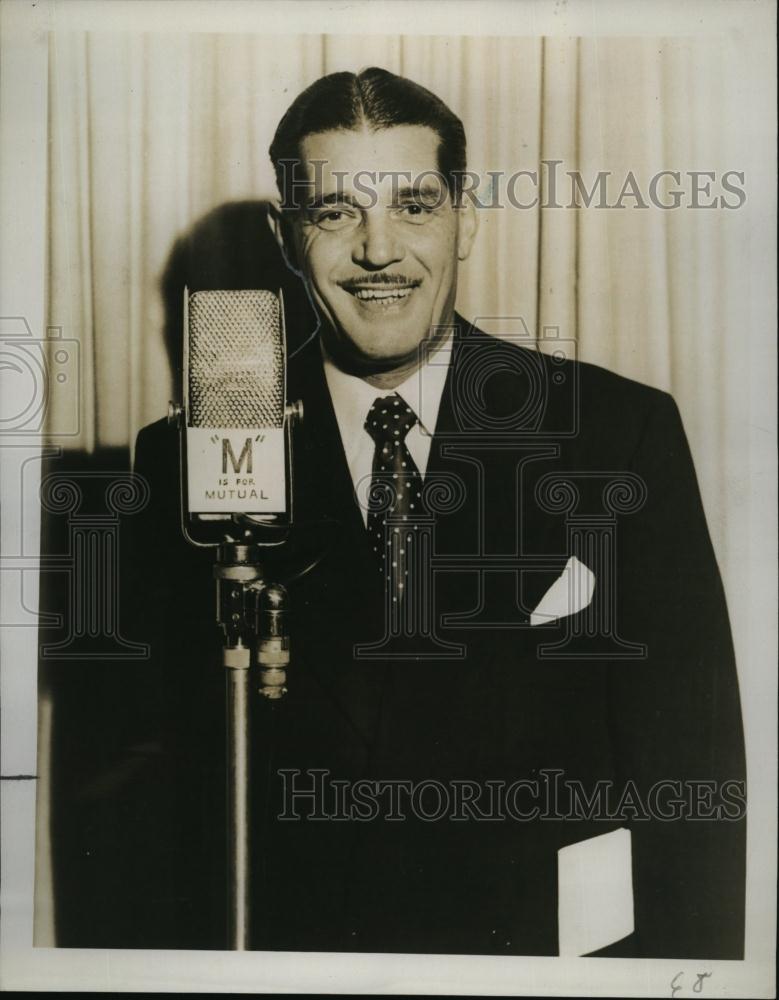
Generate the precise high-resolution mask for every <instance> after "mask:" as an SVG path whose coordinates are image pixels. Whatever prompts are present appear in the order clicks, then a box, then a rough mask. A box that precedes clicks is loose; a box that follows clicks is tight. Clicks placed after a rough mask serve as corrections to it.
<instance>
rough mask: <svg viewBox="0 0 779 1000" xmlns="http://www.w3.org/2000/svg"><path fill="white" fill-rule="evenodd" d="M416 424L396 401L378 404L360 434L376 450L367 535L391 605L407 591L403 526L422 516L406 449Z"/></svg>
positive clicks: (412, 464)
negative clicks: (410, 432)
mask: <svg viewBox="0 0 779 1000" xmlns="http://www.w3.org/2000/svg"><path fill="white" fill-rule="evenodd" d="M416 422H417V415H416V413H414V411H413V410H412V409H411V407H410V406H408V405H407V404H406V403H405V402H404V401H403V400H402V399H401V398H400V396H398V395H392V396H383V397H380V398H379V399H377V400H376V401H375V402H374V404H373V406H371V408H370V410H369V411H368V416H367V418H366V420H365V430H366V431H367V432H368V433H369V434H370V436H371V437H372V438H373V440H374V442H375V444H376V450H375V452H374V454H373V475H372V478H371V490H370V498H369V506H368V534H369V537H370V540H371V544H372V546H373V551H374V552H375V553H376V558H377V560H378V563H379V570H380V572H381V573H382V574H383V575H384V577H385V579H386V580H387V583H388V585H389V587H390V591H391V595H392V600H393V601H400V600H402V598H403V596H404V591H405V590H406V589H407V587H408V568H407V565H406V559H405V556H406V555H407V553H406V546H405V544H404V535H405V531H404V528H405V527H409V528H410V527H411V525H410V524H408V525H405V522H411V521H413V520H414V516H415V515H418V514H419V513H421V512H422V501H421V491H422V476H421V475H420V473H419V469H418V468H417V466H416V464H415V462H414V459H413V458H412V457H411V452H410V451H409V450H408V446H407V445H406V435H407V434H408V432H409V431H410V430H411V428H412V427H413V426H414V424H415V423H416ZM393 536H394V537H393Z"/></svg>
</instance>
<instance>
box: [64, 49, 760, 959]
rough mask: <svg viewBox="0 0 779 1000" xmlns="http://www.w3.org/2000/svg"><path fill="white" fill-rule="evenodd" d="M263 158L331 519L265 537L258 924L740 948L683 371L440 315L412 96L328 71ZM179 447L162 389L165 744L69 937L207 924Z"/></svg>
mask: <svg viewBox="0 0 779 1000" xmlns="http://www.w3.org/2000/svg"><path fill="white" fill-rule="evenodd" d="M271 157H272V160H273V162H274V165H275V168H276V173H277V178H278V184H279V193H280V205H279V208H278V210H277V211H276V212H275V213H274V227H275V232H276V235H277V237H278V240H279V242H280V244H281V247H282V249H283V252H284V254H285V256H286V259H287V261H288V263H289V265H290V267H292V268H293V269H294V270H295V271H296V273H297V274H298V275H300V277H301V278H302V279H303V281H304V282H305V286H306V289H307V291H308V294H309V297H310V299H311V301H312V302H313V304H314V306H315V308H316V312H317V315H318V318H319V327H318V330H317V335H316V336H314V337H312V338H309V339H308V340H307V341H306V342H305V343H304V344H303V346H302V347H300V348H299V349H297V350H296V351H294V352H292V354H291V356H290V358H289V363H288V372H287V379H288V398H289V399H290V400H296V399H302V400H303V404H304V409H305V421H304V423H303V426H302V428H301V429H300V434H299V438H298V440H297V442H296V450H295V453H294V470H293V471H294V486H293V489H294V495H293V502H294V506H295V519H296V530H300V531H305V530H306V528H307V526H308V527H309V528H310V527H311V526H313V527H314V530H315V532H317V533H318V534H317V538H318V542H321V544H318V548H317V552H316V558H315V559H312V560H310V562H309V564H308V565H307V566H306V567H305V571H304V572H292V571H289V572H286V571H285V565H284V561H285V558H286V557H285V553H284V551H282V552H281V554H280V555H279V556H278V559H277V562H276V564H275V565H273V566H272V567H271V569H272V570H273V573H274V575H276V578H280V579H282V580H283V581H284V582H286V583H287V584H288V587H289V590H290V600H291V605H292V608H293V614H294V619H293V625H292V650H293V654H292V666H291V669H290V675H289V692H288V694H287V695H286V697H285V698H284V699H283V701H282V702H281V703H280V704H278V705H277V706H276V708H275V710H273V711H270V710H269V709H268V706H267V704H265V703H264V702H262V703H260V702H259V701H258V704H257V705H256V706H255V714H256V722H257V725H256V727H255V746H254V747H253V760H254V765H255V766H254V775H255V778H254V781H255V788H254V810H253V813H254V817H255V840H254V845H253V849H254V857H253V859H252V867H253V872H254V885H253V927H252V946H253V947H255V948H258V949H269V950H275V949H280V950H285V949H286V950H296V951H317V950H333V951H367V952H371V951H373V952H376V951H395V952H431V953H433V952H438V953H462V954H468V953H475V954H523V955H558V954H563V955H584V954H588V955H601V956H608V955H615V956H616V955H620V956H643V957H684V958H692V957H698V958H738V957H740V956H741V955H742V953H743V876H744V825H745V824H744V811H743V804H744V757H743V738H742V729H741V717H740V708H739V696H738V685H737V681H736V672H735V664H734V660H733V649H732V643H731V637H730V630H729V624H728V618H727V611H726V608H725V601H724V595H723V591H722V586H721V582H720V578H719V573H718V570H717V565H716V560H715V557H714V553H713V551H712V546H711V542H710V539H709V536H708V531H707V528H706V523H705V519H704V515H703V510H702V506H701V501H700V496H699V493H698V488H697V484H696V480H695V473H694V470H693V466H692V460H691V458H690V454H689V449H688V447H687V443H686V440H685V436H684V431H683V429H682V425H681V421H680V418H679V414H678V411H677V409H676V406H675V404H674V402H673V400H672V399H671V398H670V397H669V396H668V395H666V394H664V393H662V392H659V391H657V390H655V389H651V388H649V387H647V386H642V385H639V384H638V383H635V382H632V381H629V380H627V379H624V378H621V377H619V376H617V375H615V374H612V373H610V372H606V371H604V370H602V369H599V368H596V367H594V366H590V365H584V364H578V363H576V362H574V361H570V360H566V359H565V358H559V357H555V356H549V355H545V354H542V353H540V352H536V351H533V350H528V349H527V348H526V347H523V346H519V345H517V344H515V343H511V342H506V341H502V340H498V339H495V338H492V337H490V336H488V335H487V334H485V333H483V332H481V331H480V330H479V329H478V328H476V327H475V326H474V325H473V324H471V323H469V322H467V321H466V320H465V319H463V318H462V317H461V316H460V315H459V314H458V313H457V312H456V311H455V299H456V293H457V274H458V268H459V266H460V264H461V262H463V261H464V260H465V259H466V258H467V256H468V254H469V252H470V250H471V248H472V245H473V241H474V239H475V236H476V228H477V227H476V214H475V211H474V206H473V204H471V202H470V200H469V199H467V198H466V197H464V195H463V188H462V183H461V182H462V178H463V172H464V171H465V167H466V156H465V134H464V131H463V127H462V124H461V122H460V121H459V119H458V118H457V117H456V116H455V115H454V114H453V112H452V111H451V110H450V109H449V108H447V107H446V105H445V104H444V103H443V102H442V101H441V100H440V99H439V98H438V97H436V96H435V95H434V94H431V93H430V92H429V91H427V90H425V89H424V88H422V87H420V86H418V85H417V84H415V83H413V82H412V81H410V80H407V79H404V78H402V77H398V76H395V75H393V74H391V73H388V72H387V71H385V70H382V69H375V68H374V69H368V70H365V71H364V72H362V73H360V74H359V75H355V74H351V73H336V74H333V75H331V76H326V77H324V78H322V79H320V80H317V81H316V82H315V83H313V84H312V85H311V86H310V87H309V88H308V89H307V90H306V91H304V92H303V93H302V94H301V95H299V96H298V97H297V98H296V100H295V101H294V102H293V104H292V105H291V107H290V109H289V110H288V111H287V113H286V114H285V116H284V118H283V119H282V121H281V122H280V124H279V126H278V129H277V132H276V135H275V137H274V140H273V143H272V146H271ZM520 222H521V220H518V224H520ZM496 266H504V267H507V268H508V266H509V264H508V262H504V261H500V262H496ZM506 280H510V275H508V274H507V276H506ZM572 280H573V276H572ZM483 311H484V313H485V314H490V313H491V312H492V305H491V303H489V302H485V303H484V306H483ZM177 449H178V441H177V436H176V433H175V432H174V431H172V430H171V429H169V428H168V427H167V426H166V424H165V422H164V421H160V422H159V423H158V424H155V425H152V426H151V427H149V428H146V429H145V430H143V431H142V432H141V434H140V436H139V438H138V445H137V449H136V470H137V472H138V473H139V474H140V475H142V476H144V477H145V478H146V480H147V482H148V485H149V490H150V496H151V501H150V504H149V507H148V509H147V511H145V512H144V514H143V515H142V517H138V518H135V519H134V520H135V521H136V522H137V524H136V530H137V537H138V539H139V543H138V544H137V546H135V547H134V550H133V555H134V557H135V559H136V560H138V565H139V566H141V567H143V568H144V570H146V568H147V567H148V566H150V565H151V566H155V565H159V566H161V567H163V570H162V571H161V572H159V573H155V574H153V577H150V576H149V574H148V573H147V574H146V576H145V577H144V578H145V579H150V578H151V580H152V582H151V585H150V587H149V588H148V589H144V592H143V593H142V594H138V593H137V590H133V595H134V597H136V598H137V604H138V607H137V608H136V618H137V619H138V620H139V621H140V622H141V623H142V626H143V627H142V628H141V629H140V633H139V634H140V635H141V636H142V637H143V638H144V639H145V640H146V641H149V642H151V644H152V647H153V652H154V663H153V666H152V673H151V676H152V678H153V685H155V688H154V690H155V692H156V693H155V695H154V696H153V697H150V699H149V703H150V704H154V705H155V706H156V709H155V711H156V713H157V714H156V715H155V720H156V721H155V725H156V726H157V731H156V735H155V736H154V738H153V739H151V738H149V740H150V742H149V745H152V746H156V745H159V746H162V747H163V748H164V752H163V761H164V766H162V767H159V768H156V769H155V772H154V775H153V776H152V775H151V774H150V772H139V771H138V767H137V765H136V770H135V771H132V770H128V772H127V773H128V774H136V773H141V774H145V775H146V777H142V778H138V779H137V785H138V787H137V790H136V791H135V792H133V793H130V792H128V791H127V790H125V791H124V792H123V795H124V799H123V808H124V812H123V815H133V816H134V815H136V813H137V814H138V815H141V814H142V816H143V817H148V818H149V823H150V825H151V826H153V828H154V833H153V834H148V835H147V836H144V837H140V836H135V837H134V838H131V839H132V840H133V843H132V845H131V849H130V850H129V858H130V860H129V861H127V866H128V868H127V870H128V871H129V870H131V871H132V872H133V873H134V878H133V879H131V880H129V881H131V882H132V883H133V885H132V886H131V887H130V886H125V887H124V889H123V890H122V892H123V893H124V895H122V892H119V891H118V890H117V888H116V880H115V879H114V881H113V882H112V883H111V886H112V889H111V892H110V899H109V898H108V895H109V893H108V890H107V889H104V890H100V891H103V892H104V895H105V897H106V898H105V902H104V908H105V911H106V912H110V919H109V918H108V917H106V919H105V920H101V921H97V922H96V923H95V925H94V927H95V930H94V931H93V932H92V934H91V936H89V935H87V936H86V937H85V936H82V937H81V938H80V939H79V940H73V941H71V942H70V943H73V944H82V945H84V944H90V943H91V944H93V945H94V944H111V945H121V944H122V943H124V944H126V943H127V941H128V938H129V939H130V940H131V941H132V942H133V943H134V944H136V945H138V946H145V947H188V948H197V947H202V948H214V947H222V946H223V944H224V899H225V881H226V872H225V867H224V860H223V859H224V847H225V844H224V839H223V837H224V814H223V810H224V800H223V773H224V772H223V767H224V732H223V728H222V722H221V715H220V713H219V712H218V711H217V709H216V708H215V706H218V705H219V703H220V698H221V683H222V678H221V676H219V672H218V670H213V671H212V672H211V673H209V672H207V671H206V669H205V667H203V669H202V671H201V675H200V677H199V678H198V681H197V682H196V683H195V682H193V679H192V665H193V663H201V664H210V663H217V662H218V660H219V655H218V650H219V636H218V630H217V628H216V626H215V625H214V624H213V622H212V617H211V616H212V611H211V602H212V579H211V576H212V555H211V554H210V553H209V552H206V553H204V552H203V551H201V550H194V549H192V548H191V547H189V546H188V545H187V544H186V543H185V542H184V540H183V538H182V537H181V532H180V527H179V515H178V497H179V490H180V484H179V481H178V469H179V464H178V451H177ZM293 544H294V540H293ZM270 558H271V556H270V555H269V559H270ZM170 567H175V568H176V572H175V574H174V573H172V572H170V571H167V572H166V571H165V570H166V569H168V568H170ZM285 572H286V575H285ZM139 578H140V570H139V571H138V575H136V576H135V577H134V578H133V579H139ZM136 757H137V755H136ZM152 778H153V780H152ZM128 780H129V779H128ZM128 796H130V798H129V799H128ZM133 796H134V797H133ZM133 803H136V805H135V806H134V805H133ZM147 833H148V831H147ZM120 841H121V837H117V838H116V843H115V845H114V846H115V850H116V852H117V856H119V855H121V856H122V857H124V858H125V860H126V859H127V856H128V849H127V847H126V846H125V847H121V846H117V845H119V844H120ZM87 846H88V845H87ZM122 852H124V853H122ZM139 858H140V860H139ZM134 894H135V895H134ZM98 896H99V892H98ZM93 898H95V897H93ZM139 900H141V901H142V902H139ZM96 905H97V904H96ZM99 909H100V908H99V905H97V911H99ZM109 928H110V929H109Z"/></svg>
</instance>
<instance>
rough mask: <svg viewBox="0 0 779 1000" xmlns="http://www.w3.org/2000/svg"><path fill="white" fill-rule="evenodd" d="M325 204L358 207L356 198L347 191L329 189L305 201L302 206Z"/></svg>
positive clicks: (322, 206)
mask: <svg viewBox="0 0 779 1000" xmlns="http://www.w3.org/2000/svg"><path fill="white" fill-rule="evenodd" d="M325 205H351V206H352V207H353V208H359V207H360V206H359V205H358V203H357V199H356V198H355V197H354V195H351V194H349V193H348V192H347V191H331V192H330V193H329V194H320V195H318V196H317V197H316V198H313V199H312V200H311V201H309V202H307V204H306V205H305V206H304V207H305V208H306V209H307V210H309V211H310V210H311V209H317V208H324V206H325Z"/></svg>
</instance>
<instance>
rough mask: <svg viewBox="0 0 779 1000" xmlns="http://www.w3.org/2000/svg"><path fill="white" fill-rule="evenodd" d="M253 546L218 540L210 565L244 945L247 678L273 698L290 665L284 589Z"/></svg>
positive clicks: (237, 927) (234, 922)
mask: <svg viewBox="0 0 779 1000" xmlns="http://www.w3.org/2000/svg"><path fill="white" fill-rule="evenodd" d="M259 551H260V550H259V546H258V545H254V544H245V543H237V542H225V543H223V544H222V545H220V546H219V549H218V554H217V560H216V563H215V565H214V577H215V579H216V593H217V616H218V621H219V625H220V626H221V627H222V631H223V633H224V644H223V646H222V665H223V667H224V668H225V695H226V728H227V851H228V947H229V948H230V949H232V950H234V951H246V950H247V949H248V948H249V947H250V929H251V897H250V877H251V861H250V850H251V836H250V831H251V774H250V771H251V712H250V706H249V697H250V695H249V691H250V684H251V679H252V674H253V672H254V671H255V670H258V671H259V678H258V680H259V693H260V694H261V695H262V696H263V697H265V698H268V699H269V700H271V701H276V700H278V699H280V698H282V697H283V696H284V695H285V694H286V691H287V689H286V686H285V683H286V668H287V666H288V665H289V633H288V630H287V592H286V590H285V589H284V588H283V587H282V586H280V585H279V584H272V583H268V582H267V581H266V580H265V579H264V578H263V574H262V570H261V568H260V563H259ZM253 654H254V655H253Z"/></svg>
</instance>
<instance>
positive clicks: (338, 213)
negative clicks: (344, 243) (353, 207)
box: [312, 208, 356, 232]
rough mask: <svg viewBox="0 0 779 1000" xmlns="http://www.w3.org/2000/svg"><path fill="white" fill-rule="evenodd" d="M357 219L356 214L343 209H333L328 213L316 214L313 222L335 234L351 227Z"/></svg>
mask: <svg viewBox="0 0 779 1000" xmlns="http://www.w3.org/2000/svg"><path fill="white" fill-rule="evenodd" d="M355 218H356V217H355V214H354V212H349V211H347V210H344V209H342V208H331V209H328V210H327V211H326V212H315V213H314V215H313V219H312V221H313V223H314V225H316V226H319V228H320V229H326V230H328V231H329V232H333V231H335V230H338V229H344V228H346V227H347V226H349V225H351V224H352V223H353V222H354V220H355Z"/></svg>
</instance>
